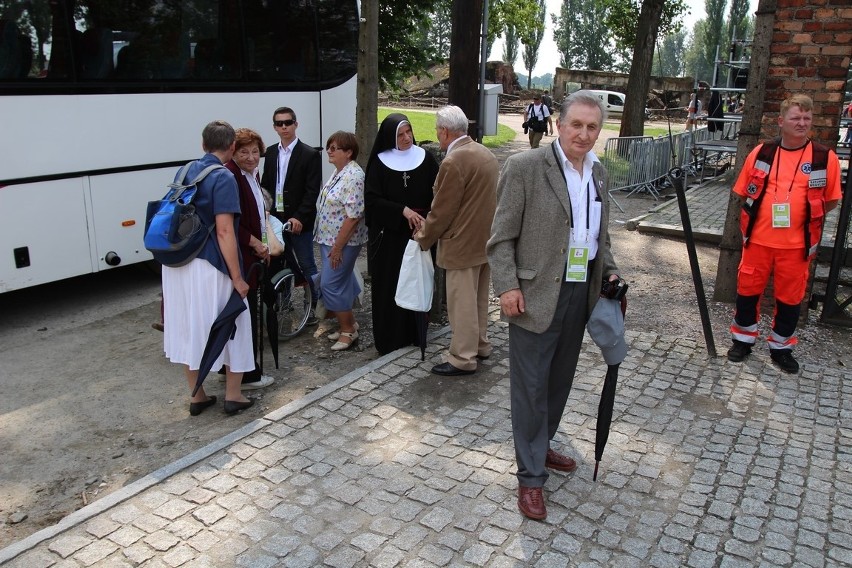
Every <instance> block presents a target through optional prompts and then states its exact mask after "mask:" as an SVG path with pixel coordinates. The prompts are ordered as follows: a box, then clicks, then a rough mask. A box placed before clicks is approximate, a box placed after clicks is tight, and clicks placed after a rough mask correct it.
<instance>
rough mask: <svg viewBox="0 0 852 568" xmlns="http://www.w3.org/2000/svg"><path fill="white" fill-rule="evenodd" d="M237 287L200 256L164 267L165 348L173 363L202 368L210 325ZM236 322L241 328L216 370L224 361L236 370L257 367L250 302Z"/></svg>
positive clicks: (217, 364) (248, 369) (229, 343)
mask: <svg viewBox="0 0 852 568" xmlns="http://www.w3.org/2000/svg"><path fill="white" fill-rule="evenodd" d="M233 291H234V286H233V284H232V283H231V279H230V278H228V277H227V276H225V275H224V274H222V273H221V272H220V271H218V270H216V268H215V267H214V266H213V265H212V264H210V263H209V262H207V261H206V260H203V259H200V258H196V259H194V260H193V261H192V262H190V263H189V264H187V265H186V266H181V267H179V268H170V267H168V266H164V267H163V303H164V319H163V323H164V326H165V332H164V333H163V350H164V351H165V352H166V357H167V358H168V359H169V360H170V361H171V362H172V363H182V364H184V365H188V366H189V368H190V370H193V371H197V370H198V367H199V365H200V363H201V355H202V354H203V353H204V346H205V345H206V344H207V337H208V336H209V334H210V326H212V325H213V322H214V321H215V320H216V318H217V317H218V316H219V313H220V312H221V311H222V308H224V307H225V304H227V303H228V299H229V298H230V297H231V293H232V292H233ZM243 302H245V300H243ZM236 323H237V332H236V334H235V335H234V338H233V339H231V340H230V341H228V342H227V343H226V344H225V348H224V349H223V350H222V353H221V354H220V355H219V357H218V358H217V359H216V361H215V362H214V363H213V367H212V371H213V372H216V371H217V370H219V369H220V368H221V367H222V365H223V364H224V365H227V366H228V367H230V369H231V371H233V372H236V373H243V372H246V371H251V370H253V369H254V355H253V353H252V344H251V316H250V315H249V311H248V304H246V310H245V311H244V312H242V313H241V314H240V315H239V316H237V321H236Z"/></svg>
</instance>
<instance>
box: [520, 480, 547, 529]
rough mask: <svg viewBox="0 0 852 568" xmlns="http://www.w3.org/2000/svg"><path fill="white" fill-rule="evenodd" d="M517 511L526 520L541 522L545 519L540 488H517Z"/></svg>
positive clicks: (545, 512) (545, 510)
mask: <svg viewBox="0 0 852 568" xmlns="http://www.w3.org/2000/svg"><path fill="white" fill-rule="evenodd" d="M518 510H520V511H521V514H522V515H523V516H525V517H527V518H528V519H534V520H536V521H541V520H544V519H546V518H547V509H546V508H545V506H544V495H543V494H542V491H541V487H524V486H523V485H519V486H518Z"/></svg>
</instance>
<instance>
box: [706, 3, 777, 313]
mask: <svg viewBox="0 0 852 568" xmlns="http://www.w3.org/2000/svg"><path fill="white" fill-rule="evenodd" d="M776 7H777V0H760V1H759V3H758V5H757V17H756V18H755V22H754V42H753V43H752V50H751V65H750V66H749V74H748V85H747V86H746V93H745V101H746V102H745V108H744V109H743V121H742V124H741V125H740V134H739V137H738V142H737V161H736V164H735V165H734V173H736V174H738V173H739V171H740V170H741V169H742V167H743V163H744V162H745V159H746V157H747V156H748V154H749V152H751V151H752V150H753V149H754V147H755V146H757V144H758V142H759V140H760V128H761V121H762V118H763V99H764V98H765V95H766V78H767V76H768V75H769V51H770V46H771V45H772V33H773V25H774V23H775V10H776ZM740 203H741V202H740V199H739V198H738V197H736V196H734V194H733V192H732V193H731V195H730V197H729V199H728V210H727V214H726V216H725V229H724V231H723V233H722V242H721V243H719V249H720V250H719V264H718V266H717V268H716V286H715V288H714V290H713V300H715V301H717V302H733V301H734V299H735V298H736V295H737V266H738V265H739V263H740V256H741V254H742V235H741V233H740Z"/></svg>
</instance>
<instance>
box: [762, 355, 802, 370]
mask: <svg viewBox="0 0 852 568" xmlns="http://www.w3.org/2000/svg"><path fill="white" fill-rule="evenodd" d="M769 356H770V357H771V358H772V361H773V362H774V363H775V364H776V365H778V366H779V367H781V370H782V371H784V372H785V373H798V372H799V363H798V361H796V360H795V359H794V358H793V350H792V349H770V350H769Z"/></svg>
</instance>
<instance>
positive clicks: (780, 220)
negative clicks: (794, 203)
mask: <svg viewBox="0 0 852 568" xmlns="http://www.w3.org/2000/svg"><path fill="white" fill-rule="evenodd" d="M772 227H773V228H775V229H787V228H789V227H790V204H789V203H773V204H772Z"/></svg>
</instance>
